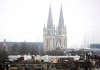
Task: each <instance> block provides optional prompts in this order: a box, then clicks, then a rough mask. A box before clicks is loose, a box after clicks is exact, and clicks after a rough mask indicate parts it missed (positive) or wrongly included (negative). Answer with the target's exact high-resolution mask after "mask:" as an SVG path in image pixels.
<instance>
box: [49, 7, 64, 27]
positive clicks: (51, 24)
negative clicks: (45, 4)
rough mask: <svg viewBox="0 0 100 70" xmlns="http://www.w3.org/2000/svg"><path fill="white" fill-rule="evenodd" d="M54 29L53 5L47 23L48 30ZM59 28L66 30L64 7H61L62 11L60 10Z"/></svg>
mask: <svg viewBox="0 0 100 70" xmlns="http://www.w3.org/2000/svg"><path fill="white" fill-rule="evenodd" d="M52 28H53V19H52V11H51V5H50V8H49V15H48V21H47V29H52ZM58 28H64V18H63V11H62V5H61V9H60V17H59V23H58Z"/></svg>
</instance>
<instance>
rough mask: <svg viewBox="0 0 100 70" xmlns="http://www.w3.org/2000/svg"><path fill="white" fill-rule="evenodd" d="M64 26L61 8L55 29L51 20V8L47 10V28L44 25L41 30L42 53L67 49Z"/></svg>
mask: <svg viewBox="0 0 100 70" xmlns="http://www.w3.org/2000/svg"><path fill="white" fill-rule="evenodd" d="M66 33H67V32H66V26H65V25H64V18H63V11H62V6H61V9H60V17H59V23H58V25H57V27H56V28H55V25H54V24H53V19H52V12H51V6H50V8H49V15H48V21H47V27H45V25H44V29H43V45H44V51H45V52H47V51H52V50H55V49H56V48H60V49H66V48H67V34H66Z"/></svg>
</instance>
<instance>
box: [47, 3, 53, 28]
mask: <svg viewBox="0 0 100 70" xmlns="http://www.w3.org/2000/svg"><path fill="white" fill-rule="evenodd" d="M52 28H53V20H52V12H51V5H50V8H49V15H48V21H47V29H52Z"/></svg>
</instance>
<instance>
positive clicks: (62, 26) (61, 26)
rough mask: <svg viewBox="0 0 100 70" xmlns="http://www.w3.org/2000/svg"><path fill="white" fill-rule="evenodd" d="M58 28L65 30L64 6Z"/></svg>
mask: <svg viewBox="0 0 100 70" xmlns="http://www.w3.org/2000/svg"><path fill="white" fill-rule="evenodd" d="M58 28H64V18H63V11H62V5H61V9H60V17H59V23H58Z"/></svg>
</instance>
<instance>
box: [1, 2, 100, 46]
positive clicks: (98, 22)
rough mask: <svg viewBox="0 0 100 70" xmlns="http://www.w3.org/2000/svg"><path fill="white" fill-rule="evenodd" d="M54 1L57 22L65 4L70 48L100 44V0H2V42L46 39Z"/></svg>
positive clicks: (55, 21) (53, 12)
mask: <svg viewBox="0 0 100 70" xmlns="http://www.w3.org/2000/svg"><path fill="white" fill-rule="evenodd" d="M50 4H51V10H52V17H53V23H54V24H55V25H57V24H58V20H59V15H60V14H59V13H60V7H61V5H62V9H63V16H64V23H65V24H66V28H67V39H68V40H67V42H68V48H72V47H73V48H75V47H76V46H77V47H80V46H81V45H84V44H87V43H90V42H91V43H100V36H99V34H100V31H99V26H100V13H99V12H100V5H99V4H100V0H0V41H3V39H6V40H7V41H11V42H15V41H17V42H21V41H22V42H23V41H25V40H26V41H27V42H41V41H43V27H44V24H45V25H46V24H47V19H48V13H49V7H50Z"/></svg>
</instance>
